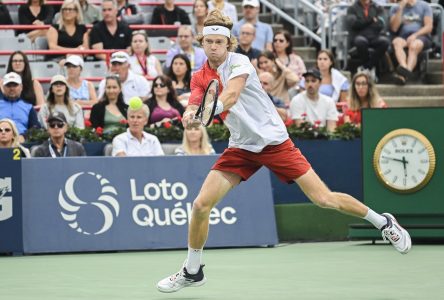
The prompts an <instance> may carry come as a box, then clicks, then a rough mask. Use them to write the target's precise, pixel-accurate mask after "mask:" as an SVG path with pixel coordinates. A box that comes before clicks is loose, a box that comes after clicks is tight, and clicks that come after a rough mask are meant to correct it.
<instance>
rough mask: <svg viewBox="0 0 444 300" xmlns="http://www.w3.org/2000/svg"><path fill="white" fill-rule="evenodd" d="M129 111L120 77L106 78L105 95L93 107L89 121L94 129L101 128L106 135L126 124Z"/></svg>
mask: <svg viewBox="0 0 444 300" xmlns="http://www.w3.org/2000/svg"><path fill="white" fill-rule="evenodd" d="M127 110H128V105H126V104H125V101H124V100H123V93H122V84H121V82H120V80H119V77H118V76H108V77H106V78H105V88H104V94H103V96H102V97H101V98H100V101H99V102H98V103H96V104H94V106H93V107H92V109H91V115H90V117H89V120H90V121H91V124H92V127H94V128H98V127H101V128H103V132H104V133H109V132H112V131H114V130H116V129H119V128H122V126H124V124H126V118H125V116H126V112H127Z"/></svg>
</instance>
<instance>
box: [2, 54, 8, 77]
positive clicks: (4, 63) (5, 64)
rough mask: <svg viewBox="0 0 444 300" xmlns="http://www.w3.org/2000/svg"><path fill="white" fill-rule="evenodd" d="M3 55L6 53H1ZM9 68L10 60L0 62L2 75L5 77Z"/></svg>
mask: <svg viewBox="0 0 444 300" xmlns="http://www.w3.org/2000/svg"><path fill="white" fill-rule="evenodd" d="M1 56H2V57H3V56H4V55H1ZM6 57H7V56H6ZM7 69H8V61H1V62H0V77H3V76H4V75H5V74H6V70H7Z"/></svg>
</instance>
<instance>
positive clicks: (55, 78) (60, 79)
mask: <svg viewBox="0 0 444 300" xmlns="http://www.w3.org/2000/svg"><path fill="white" fill-rule="evenodd" d="M56 82H63V83H64V84H65V85H66V86H67V85H68V82H66V79H65V76H63V75H54V76H53V77H52V78H51V83H50V85H53V84H54V83H56Z"/></svg>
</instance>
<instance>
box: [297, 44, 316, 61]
mask: <svg viewBox="0 0 444 300" xmlns="http://www.w3.org/2000/svg"><path fill="white" fill-rule="evenodd" d="M293 52H295V53H296V54H297V55H299V56H300V57H301V58H302V60H303V61H304V62H305V61H306V60H310V59H314V60H316V48H314V47H293Z"/></svg>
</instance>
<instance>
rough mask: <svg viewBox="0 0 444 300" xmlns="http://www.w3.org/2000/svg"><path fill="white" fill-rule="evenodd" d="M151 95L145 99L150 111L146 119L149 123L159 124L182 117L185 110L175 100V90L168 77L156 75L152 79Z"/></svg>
mask: <svg viewBox="0 0 444 300" xmlns="http://www.w3.org/2000/svg"><path fill="white" fill-rule="evenodd" d="M151 95H152V96H151V98H150V99H148V101H146V104H147V105H148V108H149V109H150V112H151V114H150V116H149V119H148V124H149V125H154V124H157V125H160V124H161V123H163V122H167V121H171V120H172V119H177V118H180V117H182V115H183V113H184V111H185V110H184V108H183V106H182V104H180V102H179V101H178V100H177V96H176V91H175V90H174V88H173V83H172V81H171V79H170V78H169V77H167V76H164V75H160V76H157V77H156V78H155V79H154V81H153V89H152V91H151Z"/></svg>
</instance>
